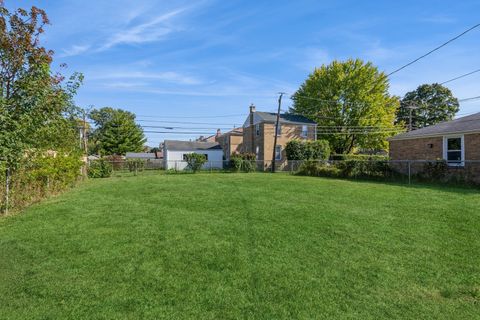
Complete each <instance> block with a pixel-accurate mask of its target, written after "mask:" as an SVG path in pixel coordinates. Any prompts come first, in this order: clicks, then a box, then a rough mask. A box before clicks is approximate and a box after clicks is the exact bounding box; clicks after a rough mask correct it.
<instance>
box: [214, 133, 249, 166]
mask: <svg viewBox="0 0 480 320" xmlns="http://www.w3.org/2000/svg"><path fill="white" fill-rule="evenodd" d="M215 141H216V142H218V143H219V144H220V145H221V146H222V149H223V154H224V155H223V157H224V159H225V160H230V156H231V155H232V154H234V153H240V152H242V151H243V128H235V129H233V130H230V131H228V132H225V133H223V134H218V135H217V136H216V138H215Z"/></svg>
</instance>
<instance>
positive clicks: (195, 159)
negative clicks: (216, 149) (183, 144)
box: [185, 153, 207, 173]
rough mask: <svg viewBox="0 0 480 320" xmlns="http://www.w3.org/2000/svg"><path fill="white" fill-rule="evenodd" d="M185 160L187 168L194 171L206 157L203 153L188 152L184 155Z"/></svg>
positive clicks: (205, 160) (199, 167) (201, 164)
mask: <svg viewBox="0 0 480 320" xmlns="http://www.w3.org/2000/svg"><path fill="white" fill-rule="evenodd" d="M185 161H187V169H189V170H192V171H193V172H194V173H195V172H197V171H198V170H200V169H201V168H202V166H203V165H204V164H205V162H207V158H206V157H205V155H203V154H199V153H189V154H186V155H185Z"/></svg>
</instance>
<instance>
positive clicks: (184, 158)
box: [183, 153, 187, 161]
mask: <svg viewBox="0 0 480 320" xmlns="http://www.w3.org/2000/svg"><path fill="white" fill-rule="evenodd" d="M183 161H187V153H184V154H183Z"/></svg>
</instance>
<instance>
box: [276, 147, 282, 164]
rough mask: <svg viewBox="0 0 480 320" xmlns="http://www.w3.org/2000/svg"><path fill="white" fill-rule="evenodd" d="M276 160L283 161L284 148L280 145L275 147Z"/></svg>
mask: <svg viewBox="0 0 480 320" xmlns="http://www.w3.org/2000/svg"><path fill="white" fill-rule="evenodd" d="M277 149H280V150H277ZM275 160H282V146H281V145H279V144H277V145H276V146H275Z"/></svg>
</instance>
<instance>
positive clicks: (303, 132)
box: [302, 125, 308, 138]
mask: <svg viewBox="0 0 480 320" xmlns="http://www.w3.org/2000/svg"><path fill="white" fill-rule="evenodd" d="M307 136H308V126H305V125H303V126H302V137H303V138H306V137H307Z"/></svg>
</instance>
